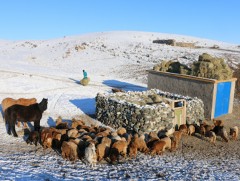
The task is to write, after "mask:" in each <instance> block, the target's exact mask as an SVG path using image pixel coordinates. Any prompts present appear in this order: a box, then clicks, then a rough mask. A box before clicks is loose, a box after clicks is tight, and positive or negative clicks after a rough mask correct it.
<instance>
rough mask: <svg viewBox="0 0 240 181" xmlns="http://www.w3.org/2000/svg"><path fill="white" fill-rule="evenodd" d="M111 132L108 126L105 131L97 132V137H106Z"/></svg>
mask: <svg viewBox="0 0 240 181" xmlns="http://www.w3.org/2000/svg"><path fill="white" fill-rule="evenodd" d="M110 133H111V130H110V129H108V128H107V129H105V130H104V131H102V132H99V133H97V134H96V136H97V137H105V136H109V135H110Z"/></svg>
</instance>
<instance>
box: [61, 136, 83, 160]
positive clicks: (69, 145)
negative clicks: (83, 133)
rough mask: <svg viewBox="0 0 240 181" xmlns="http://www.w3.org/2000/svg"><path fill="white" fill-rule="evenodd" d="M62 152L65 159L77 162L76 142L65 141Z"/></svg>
mask: <svg viewBox="0 0 240 181" xmlns="http://www.w3.org/2000/svg"><path fill="white" fill-rule="evenodd" d="M61 151H62V157H63V158H64V159H67V160H70V161H76V160H77V158H78V152H79V151H78V146H77V144H75V143H74V142H71V141H69V142H66V141H64V142H63V143H62V147H61Z"/></svg>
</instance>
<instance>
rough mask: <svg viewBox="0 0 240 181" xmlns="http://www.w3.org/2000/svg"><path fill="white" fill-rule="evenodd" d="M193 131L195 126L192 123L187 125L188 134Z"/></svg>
mask: <svg viewBox="0 0 240 181" xmlns="http://www.w3.org/2000/svg"><path fill="white" fill-rule="evenodd" d="M194 133H195V126H194V125H192V124H191V125H189V126H188V135H190V136H191V135H193V134H194Z"/></svg>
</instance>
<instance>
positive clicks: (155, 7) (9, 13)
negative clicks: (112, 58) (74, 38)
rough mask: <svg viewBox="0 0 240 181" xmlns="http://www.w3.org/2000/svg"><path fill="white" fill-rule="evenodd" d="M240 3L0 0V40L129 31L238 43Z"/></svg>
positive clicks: (203, 0)
mask: <svg viewBox="0 0 240 181" xmlns="http://www.w3.org/2000/svg"><path fill="white" fill-rule="evenodd" d="M239 8H240V0H0V24H1V26H0V39H9V40H34V39H37V40H38V39H53V38H59V37H63V36H71V35H80V34H85V33H91V32H103V31H121V30H124V31H125V30H127V31H146V32H160V33H171V34H180V35H189V36H195V37H201V38H207V39H213V40H219V41H224V42H229V43H236V44H240V10H239Z"/></svg>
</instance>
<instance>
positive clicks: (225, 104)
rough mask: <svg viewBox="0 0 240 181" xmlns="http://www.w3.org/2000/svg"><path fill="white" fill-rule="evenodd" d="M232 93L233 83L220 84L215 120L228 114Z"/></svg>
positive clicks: (218, 86)
mask: <svg viewBox="0 0 240 181" xmlns="http://www.w3.org/2000/svg"><path fill="white" fill-rule="evenodd" d="M230 92H231V82H222V83H218V85H217V94H216V105H215V112H214V118H216V117H218V116H221V115H224V114H227V113H228V108H229V101H230Z"/></svg>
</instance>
